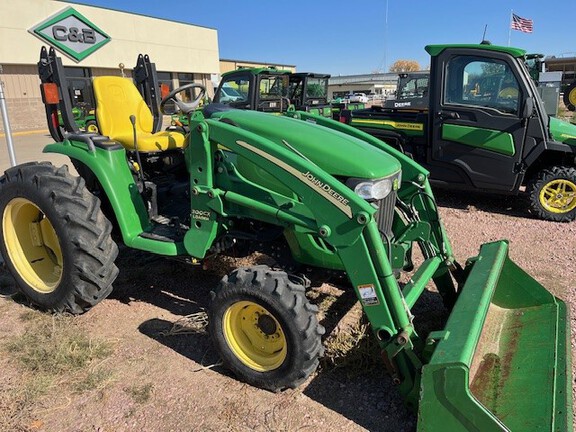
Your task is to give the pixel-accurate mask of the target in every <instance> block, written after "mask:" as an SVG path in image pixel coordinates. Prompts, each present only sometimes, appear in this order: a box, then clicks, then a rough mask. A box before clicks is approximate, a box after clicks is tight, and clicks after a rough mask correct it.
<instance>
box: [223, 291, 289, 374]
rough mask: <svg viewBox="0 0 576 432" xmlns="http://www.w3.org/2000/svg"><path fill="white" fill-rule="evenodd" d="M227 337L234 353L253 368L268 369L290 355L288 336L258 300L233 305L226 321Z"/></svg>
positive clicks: (224, 322) (227, 311) (225, 336)
mask: <svg viewBox="0 0 576 432" xmlns="http://www.w3.org/2000/svg"><path fill="white" fill-rule="evenodd" d="M222 324H223V331H224V338H225V339H226V342H227V343H228V346H229V347H230V349H231V350H232V352H233V353H234V355H235V356H236V357H237V358H238V359H239V360H240V361H241V362H242V363H244V364H245V365H246V366H248V367H249V368H251V369H253V370H255V371H258V372H268V371H271V370H274V369H276V368H278V367H280V366H281V365H282V363H283V362H284V360H285V359H286V354H287V347H286V337H285V336H284V332H283V331H282V327H281V326H280V324H279V323H278V321H277V320H276V318H274V317H273V316H272V315H271V314H270V312H268V311H267V310H266V309H265V308H263V307H262V306H260V305H259V304H257V303H253V302H250V301H241V302H238V303H235V304H233V305H232V306H230V307H229V308H228V309H227V310H226V312H225V313H224V318H223V321H222Z"/></svg>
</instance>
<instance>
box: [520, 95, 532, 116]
mask: <svg viewBox="0 0 576 432" xmlns="http://www.w3.org/2000/svg"><path fill="white" fill-rule="evenodd" d="M533 114H534V99H533V98H532V97H527V98H526V100H525V101H524V105H523V106H522V118H523V119H528V118H530V117H532V115H533Z"/></svg>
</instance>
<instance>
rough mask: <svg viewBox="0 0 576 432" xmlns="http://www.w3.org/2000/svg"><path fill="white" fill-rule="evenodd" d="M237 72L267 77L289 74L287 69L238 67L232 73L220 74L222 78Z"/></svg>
mask: <svg viewBox="0 0 576 432" xmlns="http://www.w3.org/2000/svg"><path fill="white" fill-rule="evenodd" d="M239 72H250V73H252V74H254V75H260V74H267V75H287V74H289V73H291V71H290V70H288V69H276V68H271V67H258V68H257V67H254V68H251V67H239V68H238V69H235V70H233V71H230V72H224V73H223V74H222V76H223V77H225V76H228V75H232V74H235V73H239Z"/></svg>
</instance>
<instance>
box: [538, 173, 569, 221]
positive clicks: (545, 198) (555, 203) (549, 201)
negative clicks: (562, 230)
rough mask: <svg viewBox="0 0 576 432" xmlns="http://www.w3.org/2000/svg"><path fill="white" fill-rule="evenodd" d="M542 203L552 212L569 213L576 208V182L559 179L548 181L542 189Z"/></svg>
mask: <svg viewBox="0 0 576 432" xmlns="http://www.w3.org/2000/svg"><path fill="white" fill-rule="evenodd" d="M540 203H541V204H542V207H544V208H545V209H546V210H547V211H549V212H552V213H568V212H571V211H572V210H574V209H575V208H576V183H574V182H572V181H570V180H564V179H558V180H552V181H550V182H549V183H547V184H546V185H545V186H544V187H543V188H542V190H541V191H540Z"/></svg>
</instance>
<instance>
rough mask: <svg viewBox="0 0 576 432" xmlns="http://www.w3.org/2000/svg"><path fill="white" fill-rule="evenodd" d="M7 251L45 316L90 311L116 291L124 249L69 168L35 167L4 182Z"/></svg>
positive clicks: (1, 208)
mask: <svg viewBox="0 0 576 432" xmlns="http://www.w3.org/2000/svg"><path fill="white" fill-rule="evenodd" d="M0 215H1V217H2V227H1V229H0V251H1V252H2V256H3V257H4V260H5V262H6V265H7V267H8V269H9V270H10V272H11V273H12V275H13V276H14V278H15V279H16V283H17V285H18V287H19V289H20V291H21V292H22V293H23V294H24V295H25V296H26V297H27V298H28V299H29V300H30V302H31V303H33V304H34V305H36V306H37V307H39V308H40V309H42V310H47V311H53V312H71V313H74V314H79V313H83V312H85V311H87V310H88V309H90V308H91V307H92V306H94V305H95V304H97V303H98V302H99V301H101V300H102V299H104V298H105V297H106V296H108V294H110V292H111V291H112V282H114V280H115V279H116V276H117V275H118V268H117V267H116V265H115V264H114V260H115V259H116V256H117V255H118V247H117V245H116V244H115V243H114V242H113V241H112V238H111V236H110V232H111V229H112V225H111V224H110V222H109V221H108V219H106V217H105V216H104V215H103V214H102V212H101V210H100V201H99V200H98V199H97V198H96V197H95V196H94V195H92V194H91V193H90V192H89V191H88V190H87V189H86V187H85V184H84V180H83V179H82V178H81V177H73V176H71V175H70V174H69V173H68V168H67V167H66V166H63V167H61V168H58V169H57V168H55V167H54V166H53V165H52V164H50V163H47V162H43V163H35V162H33V163H27V164H23V165H19V166H16V167H13V168H10V169H8V170H7V171H6V172H5V175H4V176H3V177H1V178H0Z"/></svg>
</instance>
